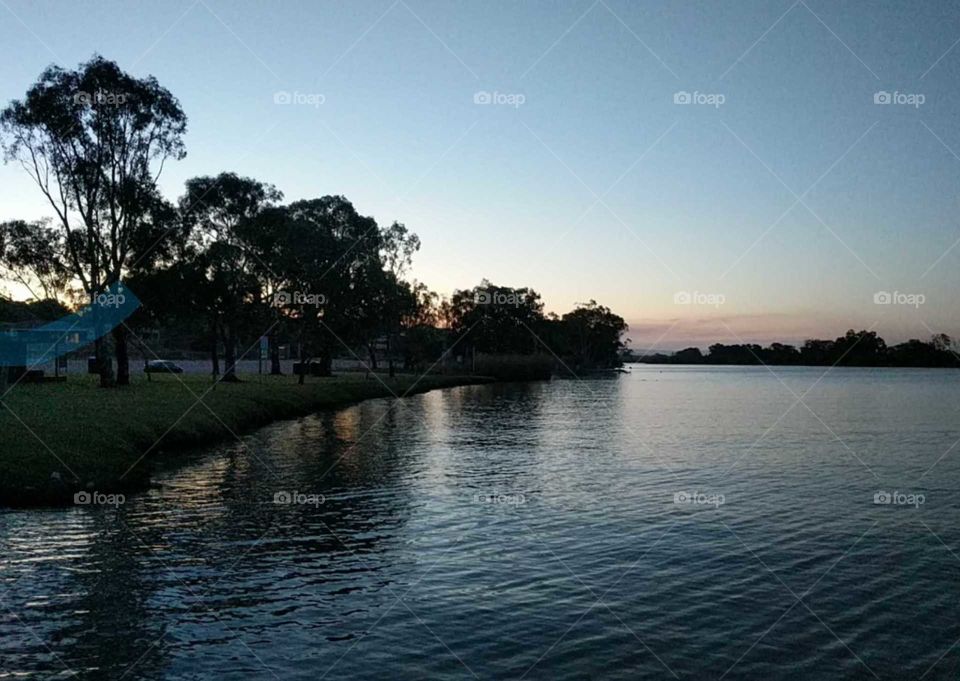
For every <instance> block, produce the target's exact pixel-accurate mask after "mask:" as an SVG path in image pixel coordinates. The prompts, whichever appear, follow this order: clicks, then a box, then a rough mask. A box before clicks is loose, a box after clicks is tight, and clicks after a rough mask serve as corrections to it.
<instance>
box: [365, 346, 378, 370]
mask: <svg viewBox="0 0 960 681" xmlns="http://www.w3.org/2000/svg"><path fill="white" fill-rule="evenodd" d="M367 354H368V355H369V356H370V371H376V370H377V351H376V349H375V348H374V346H373V343H367Z"/></svg>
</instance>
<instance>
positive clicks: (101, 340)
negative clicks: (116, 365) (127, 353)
mask: <svg viewBox="0 0 960 681" xmlns="http://www.w3.org/2000/svg"><path fill="white" fill-rule="evenodd" d="M93 355H94V357H96V363H97V373H98V374H100V387H101V388H112V387H113V364H112V363H111V361H110V355H109V353H108V352H107V339H106V336H100V337H98V338H97V340H95V341H94V342H93Z"/></svg>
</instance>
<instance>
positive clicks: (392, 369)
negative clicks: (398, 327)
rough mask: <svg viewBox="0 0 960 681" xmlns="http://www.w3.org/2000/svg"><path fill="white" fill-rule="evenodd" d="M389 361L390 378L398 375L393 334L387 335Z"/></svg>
mask: <svg viewBox="0 0 960 681" xmlns="http://www.w3.org/2000/svg"><path fill="white" fill-rule="evenodd" d="M387 363H388V364H389V366H390V378H393V377H394V376H396V373H397V370H396V367H394V366H393V334H390V335H388V336H387Z"/></svg>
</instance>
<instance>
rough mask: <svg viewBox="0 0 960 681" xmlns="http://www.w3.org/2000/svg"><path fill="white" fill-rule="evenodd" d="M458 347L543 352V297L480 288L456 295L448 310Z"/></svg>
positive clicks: (521, 291) (500, 288)
mask: <svg viewBox="0 0 960 681" xmlns="http://www.w3.org/2000/svg"><path fill="white" fill-rule="evenodd" d="M447 315H448V320H447V321H448V324H449V326H450V329H451V331H452V332H453V339H454V343H461V347H463V349H464V350H465V351H467V352H470V351H472V350H476V351H478V352H485V353H497V354H521V355H528V354H533V353H534V352H537V351H538V350H542V349H543V348H542V346H541V343H540V341H538V340H537V337H536V335H535V334H536V329H537V328H538V327H539V326H540V324H541V323H542V321H543V319H544V317H543V303H542V302H541V300H540V294H539V293H537V292H536V291H534V290H533V289H530V288H510V287H507V286H496V285H494V284H491V283H490V282H489V281H487V280H486V279H484V280H483V281H482V282H481V283H480V285H479V286H475V287H474V288H472V289H467V290H465V291H455V292H454V294H453V296H452V297H451V298H450V303H449V306H448V309H447Z"/></svg>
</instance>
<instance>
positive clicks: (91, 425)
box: [0, 375, 490, 506]
mask: <svg viewBox="0 0 960 681" xmlns="http://www.w3.org/2000/svg"><path fill="white" fill-rule="evenodd" d="M381 380H382V381H384V382H385V383H386V384H387V386H389V389H388V387H387V386H384V384H383V383H381V381H379V380H377V379H376V378H374V377H371V378H364V376H363V375H349V376H342V377H340V376H338V377H334V378H322V379H321V378H310V379H308V382H307V384H306V385H303V386H298V385H297V384H296V379H295V378H291V377H289V376H263V377H258V376H248V377H244V381H243V382H242V383H220V384H217V386H216V388H215V389H211V388H212V384H211V381H210V378H209V377H207V376H194V375H181V376H169V375H168V376H154V379H153V380H152V381H147V380H146V379H145V378H143V377H137V378H136V379H134V383H133V385H131V386H129V387H126V388H119V389H115V390H103V389H101V388H99V387H98V386H97V384H96V377H89V376H71V377H70V380H69V381H68V382H66V383H57V384H52V383H51V384H35V385H17V386H16V387H14V388H13V390H11V391H10V392H9V394H7V396H6V397H5V398H4V399H3V402H2V405H3V408H0V505H6V506H11V505H14V506H22V505H38V504H60V503H69V502H72V499H73V494H74V493H75V492H77V491H78V490H81V489H91V490H96V491H98V492H116V491H121V490H130V489H135V488H138V487H143V486H145V485H146V484H147V483H148V482H149V474H150V459H151V458H153V457H157V456H163V455H164V454H165V453H174V452H178V451H183V450H184V449H187V448H191V447H196V446H199V445H205V444H211V443H215V442H218V441H224V440H233V439H234V433H242V432H245V431H249V430H251V429H253V428H257V427H259V426H263V425H265V424H267V423H270V422H271V421H276V420H280V419H288V418H295V417H298V416H304V415H306V414H310V413H312V412H315V411H318V410H323V409H332V408H336V407H342V406H346V405H349V404H353V403H356V402H359V401H361V400H365V399H369V398H374V397H392V395H393V394H396V395H401V396H402V395H404V394H407V393H408V391H409V394H416V393H422V392H426V391H428V390H433V389H435V388H444V387H452V386H457V385H465V384H471V383H483V382H487V381H489V380H490V379H484V378H478V377H469V376H463V377H461V376H426V377H424V378H422V379H419V380H418V378H417V377H414V376H397V377H396V378H394V379H388V378H386V377H381ZM391 391H392V392H391ZM201 396H202V402H198V399H199V398H200V397H201ZM145 453H146V456H144V454H145ZM141 457H142V460H141ZM138 460H139V462H138Z"/></svg>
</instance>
